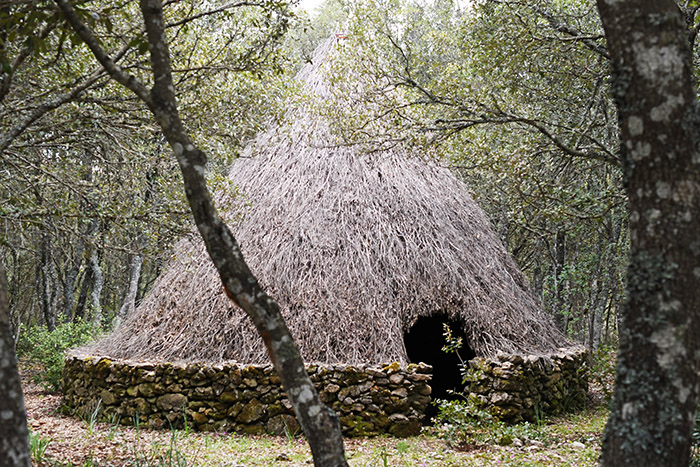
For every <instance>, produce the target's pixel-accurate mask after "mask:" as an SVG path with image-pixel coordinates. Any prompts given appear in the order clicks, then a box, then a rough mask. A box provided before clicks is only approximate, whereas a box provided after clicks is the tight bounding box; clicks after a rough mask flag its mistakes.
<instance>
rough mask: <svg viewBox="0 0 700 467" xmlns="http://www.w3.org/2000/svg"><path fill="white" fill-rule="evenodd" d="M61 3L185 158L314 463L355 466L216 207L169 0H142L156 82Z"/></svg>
mask: <svg viewBox="0 0 700 467" xmlns="http://www.w3.org/2000/svg"><path fill="white" fill-rule="evenodd" d="M55 2H56V4H57V5H58V6H59V7H60V9H61V11H62V12H63V14H64V16H65V18H66V20H67V21H68V22H69V23H70V24H71V26H72V28H73V29H74V30H75V31H76V33H77V34H78V35H79V36H80V38H81V39H82V40H83V41H84V42H85V43H86V45H87V46H88V47H89V48H90V50H91V51H92V53H93V54H94V56H95V57H96V58H97V60H98V61H99V62H100V63H101V64H102V66H103V67H104V68H105V70H106V71H107V72H108V73H109V74H110V75H111V76H112V77H113V78H114V79H115V80H117V81H118V82H119V83H121V84H122V85H124V86H125V87H127V88H129V89H130V90H131V91H132V92H134V94H136V96H138V97H139V98H140V99H141V100H142V101H143V102H145V103H146V104H147V105H148V107H149V109H150V110H151V112H152V113H153V115H154V117H155V119H156V121H157V122H158V124H159V125H160V127H161V129H162V131H163V134H164V136H165V138H166V139H167V141H168V144H169V145H170V147H171V148H172V150H173V153H174V154H175V157H176V158H177V161H178V164H179V166H180V170H181V172H182V176H183V181H184V185H185V194H186V195H187V200H188V202H189V205H190V209H191V210H192V214H193V216H194V221H195V224H196V225H197V229H198V230H199V233H200V234H201V236H202V239H203V240H204V244H205V245H206V248H207V251H208V253H209V256H210V257H211V259H212V261H213V263H214V266H215V267H216V269H217V271H218V272H219V276H220V277H221V281H222V283H223V286H224V290H225V292H226V294H227V295H228V297H229V298H230V299H231V300H233V301H234V302H235V303H236V304H237V305H238V306H239V307H241V309H243V310H244V311H245V312H246V313H247V314H248V316H249V317H250V318H251V320H252V321H253V324H254V325H255V328H256V329H257V331H258V333H259V334H260V336H261V338H262V339H263V341H264V343H265V346H266V348H267V351H268V354H269V355H270V359H271V360H272V364H273V365H274V368H275V371H276V372H277V374H278V375H279V376H280V379H281V380H282V385H283V386H284V389H285V391H286V393H287V396H288V398H289V400H290V402H291V403H292V406H293V407H294V411H295V413H296V415H297V419H298V420H299V424H300V425H301V427H302V429H303V431H304V433H305V434H306V436H307V439H308V442H309V446H310V447H311V452H312V454H313V458H314V465H316V466H317V467H336V466H337V467H341V466H347V461H346V459H345V449H344V446H343V438H342V435H341V431H340V423H339V421H338V416H337V415H336V414H335V413H334V412H333V411H331V410H330V409H329V408H328V407H326V406H325V405H324V404H323V403H322V402H321V401H320V399H319V397H318V393H317V391H316V389H315V388H314V385H313V383H312V382H311V380H310V379H309V375H308V373H307V372H306V369H305V368H304V361H303V360H302V358H301V354H300V353H299V348H298V347H297V346H296V344H295V343H294V340H293V339H292V336H291V334H290V333H289V329H288V328H287V325H286V324H285V322H284V319H283V318H282V314H281V313H280V310H279V305H277V303H276V302H275V301H274V300H273V299H272V298H271V297H270V296H268V295H267V294H266V293H265V291H264V290H262V288H261V287H260V284H259V283H258V281H257V280H256V278H255V277H254V276H253V274H252V272H251V271H250V269H249V268H248V265H247V264H246V263H245V261H244V259H243V255H242V254H241V250H240V248H239V247H238V243H237V242H236V239H235V238H234V237H233V234H232V233H231V231H230V230H229V228H228V226H227V225H226V224H225V223H224V222H223V220H222V219H221V217H220V216H219V215H218V213H217V211H216V207H215V206H214V202H213V200H212V197H211V194H210V193H209V190H208V188H207V185H206V179H205V177H204V175H205V172H206V168H205V166H206V155H205V154H204V152H203V151H202V150H201V149H199V148H198V147H197V146H196V145H195V144H194V142H193V141H192V139H191V138H190V137H189V135H188V134H187V131H186V129H185V127H184V124H183V122H182V120H181V119H180V115H179V112H178V108H177V101H176V99H175V86H174V83H173V79H172V70H171V63H170V52H169V49H168V43H167V39H166V35H165V22H164V19H163V5H162V3H161V1H160V0H141V1H140V7H141V12H142V14H143V18H144V23H145V26H146V34H147V36H148V48H149V51H150V54H151V65H152V67H153V81H154V85H153V88H152V89H148V88H146V86H145V85H144V84H143V83H141V82H140V81H139V80H138V79H137V78H136V77H134V76H130V75H128V74H126V73H125V72H124V71H123V70H122V69H121V68H119V67H118V66H117V65H116V64H115V63H114V61H113V60H112V59H111V58H110V57H109V55H107V53H106V52H105V51H104V50H103V49H102V47H101V44H100V42H99V41H98V40H97V38H96V37H95V36H94V35H93V33H92V31H91V30H90V29H89V28H88V26H87V25H86V24H84V23H83V22H82V20H81V19H80V17H79V16H78V15H77V13H76V12H75V10H74V9H73V7H72V6H71V5H70V3H68V0H55Z"/></svg>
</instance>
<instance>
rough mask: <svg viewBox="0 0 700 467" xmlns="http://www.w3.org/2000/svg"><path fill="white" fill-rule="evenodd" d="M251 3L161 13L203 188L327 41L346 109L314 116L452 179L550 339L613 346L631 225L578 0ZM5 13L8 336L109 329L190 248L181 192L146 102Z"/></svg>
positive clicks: (19, 15) (594, 52) (113, 28)
mask: <svg viewBox="0 0 700 467" xmlns="http://www.w3.org/2000/svg"><path fill="white" fill-rule="evenodd" d="M252 3H253V5H250V6H245V5H243V6H236V7H231V6H230V5H229V8H222V9H220V10H221V11H218V10H219V9H217V8H215V9H214V10H217V11H214V10H212V9H211V7H210V5H209V3H208V2H188V3H187V5H186V6H185V5H183V4H179V3H173V4H171V5H169V6H168V7H167V8H166V11H167V13H168V15H169V21H170V22H171V23H170V24H169V25H168V26H169V28H168V30H169V32H171V33H172V42H171V47H172V49H173V52H172V55H173V60H174V72H175V77H176V79H177V85H178V87H177V89H178V96H177V97H178V100H179V103H180V106H181V107H182V114H183V116H184V118H185V120H186V124H187V125H188V128H189V129H190V130H191V132H192V134H193V135H195V138H196V140H197V142H198V143H199V144H200V145H201V146H202V147H203V148H204V149H205V150H206V152H207V153H208V154H209V155H210V159H209V162H208V169H209V174H208V179H209V183H210V184H211V186H212V187H213V190H214V191H216V190H235V187H232V186H230V185H229V183H228V182H227V180H226V177H225V174H226V169H227V167H228V165H229V164H230V162H231V161H232V160H233V158H235V157H237V156H238V154H239V152H240V151H241V149H242V147H243V146H244V145H245V143H246V141H247V140H249V139H250V138H252V137H253V136H254V135H255V133H256V132H257V131H258V130H260V129H261V128H263V127H264V125H266V124H267V123H269V121H270V119H274V118H276V116H279V115H280V112H282V111H283V103H284V101H285V99H288V98H289V97H290V96H293V95H294V93H295V92H298V89H297V88H296V85H295V83H294V80H293V76H294V74H295V72H296V70H298V69H299V67H300V66H301V65H302V64H303V63H304V62H305V60H308V59H309V57H310V54H311V52H312V51H313V48H314V47H315V45H316V44H317V43H318V42H319V41H320V40H323V39H325V38H326V37H328V36H329V35H331V34H333V33H337V32H342V33H344V34H346V35H347V36H348V39H347V40H346V41H344V42H343V46H342V47H341V49H340V58H339V59H338V60H337V61H336V62H335V64H334V69H333V70H332V73H331V76H330V77H329V79H332V80H333V81H334V86H333V88H334V90H335V91H334V92H338V93H342V94H346V95H352V96H353V99H355V100H356V102H357V104H358V105H357V106H353V107H352V108H328V109H321V111H323V112H327V113H329V114H330V115H331V117H332V118H333V120H334V121H335V122H336V123H337V126H338V128H337V130H338V131H339V132H341V133H342V134H343V135H344V137H345V138H346V139H347V141H348V142H352V144H362V145H364V146H366V147H367V149H368V150H373V149H376V148H377V147H381V146H384V145H392V144H396V143H397V142H398V141H404V140H408V141H410V142H411V143H412V144H415V145H419V146H422V147H424V148H425V153H426V154H430V155H431V156H430V157H438V158H439V159H440V160H441V162H442V163H444V164H446V165H449V166H450V167H452V168H453V170H454V171H455V172H456V173H458V174H459V176H460V177H462V178H463V179H464V180H465V181H466V182H467V183H468V185H469V186H470V187H471V189H472V191H473V193H474V195H475V197H476V198H477V200H478V201H479V203H480V205H481V206H482V207H483V208H484V209H485V210H486V212H487V213H488V214H489V216H490V218H491V220H492V222H493V224H494V226H495V228H496V230H497V232H498V233H499V234H500V237H501V239H502V240H503V242H504V244H506V245H507V247H508V250H509V251H510V252H511V253H512V254H513V256H514V257H515V259H516V261H517V262H518V264H519V265H520V267H521V268H522V269H523V271H524V272H525V273H526V274H527V275H528V277H529V278H530V281H531V284H532V288H533V290H534V292H535V293H536V295H537V296H538V297H540V298H541V300H542V303H543V305H544V306H545V308H546V309H547V310H548V311H549V313H551V314H552V316H554V317H555V319H556V320H557V323H558V324H559V326H560V328H561V329H562V330H563V331H565V332H566V333H567V335H569V336H571V337H572V338H573V339H575V340H577V341H579V342H581V343H583V344H584V345H586V346H587V347H588V348H589V349H590V350H591V351H593V352H595V351H596V350H597V349H598V347H599V346H600V345H601V343H603V344H611V343H614V341H615V336H616V329H617V318H616V317H617V314H616V310H617V309H619V307H620V305H621V303H622V301H623V300H624V278H625V268H626V253H627V248H628V246H627V245H628V236H627V225H626V223H627V218H626V216H627V214H626V207H625V202H626V200H625V196H624V193H623V190H622V176H621V169H620V161H619V159H618V156H617V148H616V145H617V144H618V143H617V141H618V134H617V116H616V110H615V106H614V103H613V101H612V97H611V96H610V91H609V86H608V80H609V70H608V63H607V62H608V58H607V52H606V51H605V49H604V48H603V47H602V46H601V44H602V30H601V26H600V24H599V19H598V15H597V12H596V10H595V6H594V5H593V4H592V2H586V1H562V2H555V3H552V2H524V3H523V2H493V1H487V2H479V3H476V4H468V5H461V6H460V5H459V4H458V3H457V2H450V1H435V2H418V1H383V2H374V1H372V2H342V1H336V0H330V1H327V2H325V3H323V4H322V5H321V6H320V8H319V9H318V10H316V14H315V15H314V16H313V18H312V19H310V18H309V17H308V16H307V15H306V13H304V12H303V11H300V12H298V13H295V12H294V11H292V10H290V9H289V8H288V7H287V5H286V3H285V2H260V4H259V5H255V2H252ZM40 4H41V3H39V5H40ZM81 8H82V9H81V10H79V11H81V13H82V14H83V15H84V16H85V18H86V19H87V20H89V21H90V22H91V23H92V25H93V27H94V28H96V29H97V30H98V31H100V32H101V34H102V40H104V41H105V42H107V41H112V43H114V44H120V45H121V48H120V49H119V56H118V57H119V60H120V62H119V63H120V66H121V67H122V68H123V69H125V70H129V71H130V72H131V73H135V74H136V75H137V76H138V73H143V68H144V65H143V60H144V54H145V53H146V52H147V50H146V46H145V42H144V36H143V32H142V31H141V30H140V28H141V26H139V23H138V20H136V19H134V18H139V16H138V14H136V13H137V12H136V11H135V10H134V11H132V10H133V9H134V8H135V6H134V5H133V4H132V3H130V2H126V3H125V4H124V5H121V6H120V7H119V8H115V7H113V6H111V5H108V4H107V3H105V5H103V6H101V5H100V3H99V2H89V3H86V4H85V5H83V6H82V7H81ZM7 11H11V14H9V15H5V16H4V17H3V18H2V19H0V22H2V26H3V31H4V49H3V50H2V55H0V62H1V63H2V65H3V70H4V71H3V75H2V86H1V87H0V91H1V92H0V98H1V99H2V101H1V105H2V107H1V108H0V131H1V133H0V158H2V170H1V171H0V220H1V221H2V231H1V232H0V260H1V261H2V262H3V264H4V265H5V267H6V269H7V274H8V283H9V292H10V293H9V297H10V317H11V321H12V329H13V335H14V337H15V339H16V341H17V342H19V341H20V340H21V339H22V335H23V334H27V333H31V332H37V331H36V329H37V328H35V326H40V327H43V328H46V329H48V330H49V331H51V330H53V329H55V328H57V327H60V326H61V325H66V323H76V322H81V323H82V324H81V325H80V326H82V331H80V332H79V333H78V334H80V333H82V332H88V331H89V333H99V332H104V331H106V330H107V329H109V328H110V326H112V325H113V324H114V323H115V322H116V321H118V320H119V319H120V318H121V317H123V316H124V315H125V314H126V313H127V312H128V311H129V310H130V309H133V307H134V306H135V305H137V304H138V302H139V301H140V300H141V298H142V297H143V296H144V294H145V293H147V291H148V289H149V287H150V285H151V284H152V283H153V280H154V279H155V277H156V276H157V275H158V272H159V271H160V268H161V267H162V265H163V264H164V261H165V260H167V257H168V254H169V247H170V246H171V245H172V243H173V241H174V240H175V239H177V238H179V237H180V236H182V235H190V234H192V229H191V227H190V226H191V221H190V217H189V216H190V214H189V211H188V209H187V206H186V202H185V198H184V194H183V192H182V189H181V188H180V187H181V186H182V182H181V176H180V174H179V171H178V170H177V167H176V165H175V163H174V161H173V160H172V159H171V157H170V155H169V150H168V148H167V145H166V143H165V141H164V139H163V138H162V136H160V132H159V130H158V129H157V128H156V126H155V124H154V123H152V121H151V120H150V119H149V117H148V115H147V111H146V110H145V108H144V106H143V105H142V104H141V103H139V102H138V101H137V100H136V99H134V98H133V97H132V96H130V95H128V94H127V93H126V92H125V91H124V90H123V89H120V88H119V87H118V86H116V85H115V84H114V83H113V82H112V81H110V80H109V78H108V77H107V76H106V75H105V74H104V73H103V72H101V71H100V70H99V69H96V68H95V65H94V62H93V61H92V57H91V56H90V55H89V52H88V51H87V49H86V48H85V46H83V45H81V44H80V41H79V40H78V39H77V38H76V37H74V35H73V34H72V33H71V32H70V31H67V30H65V29H61V28H58V27H57V23H56V18H55V15H56V13H55V11H54V9H53V8H50V7H49V6H47V7H46V8H33V10H32V12H31V13H29V14H26V11H24V12H23V11H22V9H21V8H18V7H16V6H15V7H13V8H12V9H11V10H10V9H9V7H8V10H7ZM347 76H359V77H362V79H361V81H362V86H360V87H358V85H357V80H355V79H345V78H344V77H347ZM32 329H34V331H30V330H32Z"/></svg>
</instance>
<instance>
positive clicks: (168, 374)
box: [63, 355, 432, 437]
mask: <svg viewBox="0 0 700 467" xmlns="http://www.w3.org/2000/svg"><path fill="white" fill-rule="evenodd" d="M65 363H66V364H65V369H64V373H63V380H64V388H63V394H64V403H65V406H66V407H67V408H68V409H69V410H72V411H74V412H77V413H79V414H83V415H85V414H89V413H92V412H93V411H96V412H97V414H98V418H99V420H101V421H106V422H111V423H117V422H118V423H121V424H127V425H131V424H135V423H137V422H138V423H140V424H141V425H142V426H149V427H152V428H166V429H167V428H170V427H174V428H181V427H183V426H184V424H185V423H187V424H188V426H189V427H191V428H194V429H197V430H201V431H220V432H221V431H225V432H237V433H248V434H263V433H274V434H282V433H284V432H285V431H286V432H289V433H292V434H293V433H295V432H297V431H298V430H299V425H298V423H297V421H296V419H295V418H294V413H293V410H292V406H291V404H290V403H289V401H288V400H287V398H286V396H285V394H284V391H283V390H282V388H281V385H280V379H279V377H278V376H277V375H276V373H275V372H274V371H273V369H272V366H271V365H240V364H235V363H225V364H218V365H217V364H215V365H211V364H204V363H188V364H175V363H143V362H134V361H127V360H114V359H110V358H106V357H78V356H73V355H69V356H68V357H67V358H66V362H65ZM307 370H308V372H309V376H310V377H311V380H312V381H313V382H314V384H315V385H316V388H317V389H318V391H319V395H320V398H321V400H322V401H323V402H324V403H326V404H327V405H329V406H330V407H331V408H332V409H333V410H334V411H335V412H336V413H337V414H338V416H339V417H340V423H341V426H342V429H343V434H344V435H345V436H350V437H353V436H354V437H357V436H373V435H379V434H385V433H388V434H392V435H395V436H399V437H405V436H412V435H416V434H418V433H419V432H420V428H421V425H422V422H423V419H424V417H425V409H426V407H427V405H428V403H429V402H430V392H431V388H430V386H429V382H430V379H431V371H432V368H431V367H430V366H429V365H425V364H419V365H414V364H411V365H408V366H407V367H401V366H400V365H399V364H398V363H392V364H389V365H340V364H333V365H310V366H308V367H307Z"/></svg>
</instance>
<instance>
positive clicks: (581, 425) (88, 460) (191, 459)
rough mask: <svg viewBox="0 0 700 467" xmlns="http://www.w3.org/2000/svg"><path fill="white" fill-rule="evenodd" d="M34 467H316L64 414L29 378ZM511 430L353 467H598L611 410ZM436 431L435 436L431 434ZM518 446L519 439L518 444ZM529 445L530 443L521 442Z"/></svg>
mask: <svg viewBox="0 0 700 467" xmlns="http://www.w3.org/2000/svg"><path fill="white" fill-rule="evenodd" d="M23 384H24V391H25V398H26V404H27V415H28V418H29V427H30V429H31V431H32V433H33V434H32V457H33V459H34V465H37V466H52V467H59V466H60V467H69V466H81V467H88V466H109V467H111V466H178V467H179V466H185V465H188V466H222V467H238V466H240V467H243V466H246V467H247V466H283V467H287V466H288V467H293V466H308V465H311V464H312V460H311V453H310V451H309V448H308V445H307V444H306V442H305V441H304V440H303V439H301V438H293V437H274V436H247V435H238V434H235V433H219V434H215V433H196V432H189V431H188V430H174V431H153V430H147V429H144V428H137V427H125V426H121V425H116V424H108V423H95V422H94V421H91V420H89V419H80V418H75V417H68V416H65V415H62V414H60V413H59V411H58V409H59V407H60V405H61V395H60V394H52V393H48V392H46V391H43V390H42V389H41V388H40V387H39V386H37V385H36V384H34V383H32V382H31V381H30V380H29V378H28V377H27V376H26V375H23ZM594 405H595V407H590V408H589V409H588V410H585V411H582V412H579V413H576V414H569V415H566V416H564V417H559V418H554V419H548V420H545V421H543V422H542V423H541V424H540V425H539V426H537V425H534V424H533V425H520V426H516V427H513V429H512V430H511V429H509V430H508V435H507V436H505V438H506V439H504V440H501V442H509V443H510V445H508V446H500V445H498V442H493V441H492V442H484V441H483V440H484V436H483V433H482V434H481V435H475V437H474V438H473V439H469V440H466V441H463V442H461V443H460V444H459V445H458V446H451V445H450V444H448V443H447V442H446V441H444V440H443V439H440V438H438V437H436V436H435V435H434V434H431V433H426V434H424V435H421V436H418V437H414V438H408V439H398V438H390V437H379V438H371V439H348V440H346V451H347V455H348V461H349V463H350V465H351V466H367V467H369V466H419V467H420V466H484V465H489V466H496V465H497V466H566V465H571V466H594V465H597V459H598V456H599V455H600V439H601V433H602V430H603V426H604V424H605V420H606V418H607V412H606V410H605V409H604V408H603V407H604V405H601V404H594ZM426 431H428V430H426ZM510 438H513V439H510ZM521 438H522V439H521Z"/></svg>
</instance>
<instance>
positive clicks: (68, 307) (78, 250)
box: [63, 239, 85, 321]
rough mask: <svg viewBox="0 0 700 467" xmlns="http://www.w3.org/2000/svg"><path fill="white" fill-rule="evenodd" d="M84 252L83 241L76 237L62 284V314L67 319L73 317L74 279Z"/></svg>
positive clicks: (81, 262) (81, 263) (76, 276)
mask: <svg viewBox="0 0 700 467" xmlns="http://www.w3.org/2000/svg"><path fill="white" fill-rule="evenodd" d="M84 254H85V243H84V242H83V240H82V239H78V245H77V246H76V247H75V255H74V257H73V261H72V262H71V264H70V269H69V270H68V271H67V272H66V283H65V285H64V286H63V316H64V319H65V320H67V321H69V320H70V319H72V317H73V309H74V308H75V281H76V280H77V279H78V274H79V273H80V267H81V266H82V265H83V255H84Z"/></svg>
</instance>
